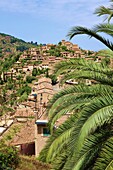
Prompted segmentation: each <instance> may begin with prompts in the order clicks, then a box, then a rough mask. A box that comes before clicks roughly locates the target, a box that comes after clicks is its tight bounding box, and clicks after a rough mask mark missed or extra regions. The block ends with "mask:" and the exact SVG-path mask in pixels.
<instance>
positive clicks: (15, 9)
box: [0, 0, 110, 51]
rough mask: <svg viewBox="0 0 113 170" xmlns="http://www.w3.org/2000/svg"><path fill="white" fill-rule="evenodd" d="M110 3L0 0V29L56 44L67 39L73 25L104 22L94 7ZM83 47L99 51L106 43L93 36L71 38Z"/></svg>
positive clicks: (61, 0) (69, 0)
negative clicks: (90, 37)
mask: <svg viewBox="0 0 113 170" xmlns="http://www.w3.org/2000/svg"><path fill="white" fill-rule="evenodd" d="M102 5H104V6H109V5H110V2H109V0H90V1H89V0H0V32H1V33H6V34H9V35H13V36H15V37H17V38H20V39H23V40H25V41H27V42H29V41H33V42H37V43H38V44H40V43H42V44H47V43H53V44H57V43H58V42H60V41H61V40H62V39H65V40H66V41H68V40H69V39H68V38H67V37H66V35H67V33H68V32H69V30H70V29H71V28H72V27H73V26H85V27H88V28H92V27H93V26H94V25H95V24H99V23H101V22H103V18H102V17H97V16H96V15H94V11H95V8H97V7H99V6H102ZM71 42H72V43H74V44H78V45H79V47H81V48H82V49H88V50H94V51H98V50H100V49H104V48H105V46H104V45H103V44H102V43H100V42H98V41H97V40H95V39H93V38H92V39H89V38H88V37H87V36H85V35H78V36H76V37H74V38H73V39H72V40H71Z"/></svg>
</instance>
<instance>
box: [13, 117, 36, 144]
mask: <svg viewBox="0 0 113 170" xmlns="http://www.w3.org/2000/svg"><path fill="white" fill-rule="evenodd" d="M34 140H35V120H31V121H28V122H27V123H26V124H25V125H24V126H23V127H22V129H21V130H20V132H19V133H17V135H16V136H15V138H14V139H13V140H12V141H11V145H20V144H25V143H31V142H34Z"/></svg>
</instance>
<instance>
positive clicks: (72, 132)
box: [39, 15, 113, 170]
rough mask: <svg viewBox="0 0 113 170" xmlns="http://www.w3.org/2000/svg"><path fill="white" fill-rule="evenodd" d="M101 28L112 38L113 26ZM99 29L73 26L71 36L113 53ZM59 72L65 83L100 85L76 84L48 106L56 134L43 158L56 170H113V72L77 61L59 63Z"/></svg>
mask: <svg viewBox="0 0 113 170" xmlns="http://www.w3.org/2000/svg"><path fill="white" fill-rule="evenodd" d="M110 17H112V16H111V15H110ZM99 26H101V27H100V28H101V32H105V33H107V34H108V35H111V32H112V30H113V28H112V24H106V27H104V26H105V25H104V24H103V25H99ZM99 26H97V27H96V29H95V30H90V29H87V28H84V27H73V28H72V29H71V31H70V32H69V34H68V36H69V37H70V38H73V37H74V36H75V35H78V34H87V35H90V36H91V37H95V38H96V39H98V40H99V41H101V42H102V43H104V44H105V45H106V46H107V47H109V49H111V50H113V44H112V42H110V41H109V40H106V39H105V38H103V37H102V36H100V35H99V34H98V33H97V32H98V31H100V30H99ZM102 28H104V29H102ZM105 28H106V29H105ZM55 73H56V75H59V74H64V77H63V78H62V82H65V81H66V80H68V79H75V80H78V79H79V80H80V81H81V82H83V80H85V79H90V80H95V81H96V82H97V83H98V84H96V85H92V86H86V85H85V84H80V85H77V86H75V85H74V86H71V87H69V88H67V89H64V90H62V91H60V92H59V93H58V94H56V95H54V97H53V99H52V100H51V101H50V103H49V106H48V117H49V122H50V123H49V125H50V129H51V133H52V135H51V137H50V138H49V140H48V142H47V144H46V146H45V148H44V149H43V150H42V152H41V154H40V156H39V159H40V160H42V161H46V162H49V163H51V164H52V166H53V169H55V170H106V169H107V170H111V169H113V93H112V91H113V83H112V81H113V72H112V69H110V68H108V66H107V65H105V64H103V63H95V62H93V61H85V60H83V59H82V60H81V59H76V60H70V61H64V62H61V63H59V64H58V65H56V70H55ZM67 113H70V116H69V117H68V119H67V120H66V121H65V122H64V123H63V124H62V125H61V126H59V127H58V128H57V129H56V130H55V131H54V126H55V123H56V122H57V120H58V119H59V118H60V117H62V116H63V115H66V114H67Z"/></svg>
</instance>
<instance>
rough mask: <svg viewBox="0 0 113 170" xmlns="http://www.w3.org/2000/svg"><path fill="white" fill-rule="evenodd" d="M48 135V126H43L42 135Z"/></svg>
mask: <svg viewBox="0 0 113 170" xmlns="http://www.w3.org/2000/svg"><path fill="white" fill-rule="evenodd" d="M49 135H50V131H49V129H48V128H43V136H49Z"/></svg>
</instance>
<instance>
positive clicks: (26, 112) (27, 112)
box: [14, 108, 34, 117]
mask: <svg viewBox="0 0 113 170" xmlns="http://www.w3.org/2000/svg"><path fill="white" fill-rule="evenodd" d="M31 116H34V112H33V110H32V109H30V108H22V109H17V111H16V112H15V114H14V117H31Z"/></svg>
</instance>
